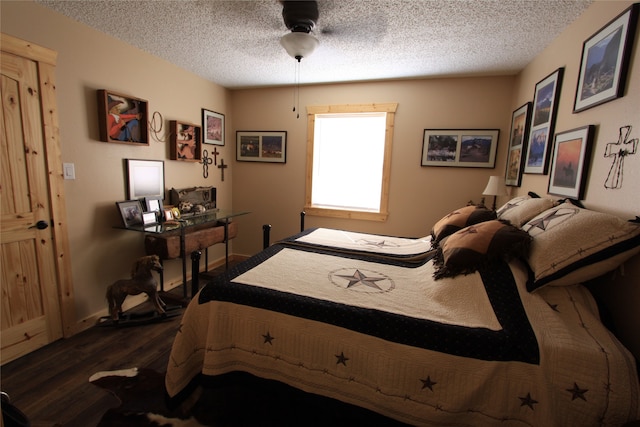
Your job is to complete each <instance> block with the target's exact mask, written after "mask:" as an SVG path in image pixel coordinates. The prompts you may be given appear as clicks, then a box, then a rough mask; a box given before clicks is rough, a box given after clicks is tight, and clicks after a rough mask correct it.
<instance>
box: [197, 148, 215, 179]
mask: <svg viewBox="0 0 640 427" xmlns="http://www.w3.org/2000/svg"><path fill="white" fill-rule="evenodd" d="M212 162H213V160H211V157H209V152H208V151H207V150H202V161H201V162H200V163H202V176H203V177H205V178H207V177H209V165H210V164H211V163H212Z"/></svg>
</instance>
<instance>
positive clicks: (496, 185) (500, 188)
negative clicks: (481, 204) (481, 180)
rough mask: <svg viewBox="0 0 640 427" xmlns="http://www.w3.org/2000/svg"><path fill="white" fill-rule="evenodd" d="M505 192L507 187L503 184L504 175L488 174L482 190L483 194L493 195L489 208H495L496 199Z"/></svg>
mask: <svg viewBox="0 0 640 427" xmlns="http://www.w3.org/2000/svg"><path fill="white" fill-rule="evenodd" d="M505 194H507V189H506V188H505V184H504V177H502V176H497V175H494V176H490V177H489V182H488V183H487V187H486V188H485V189H484V191H483V192H482V195H483V196H493V206H492V207H491V209H493V210H494V211H495V210H496V199H497V197H498V196H504V195H505Z"/></svg>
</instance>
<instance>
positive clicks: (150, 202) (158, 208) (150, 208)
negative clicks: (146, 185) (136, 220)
mask: <svg viewBox="0 0 640 427" xmlns="http://www.w3.org/2000/svg"><path fill="white" fill-rule="evenodd" d="M144 203H145V205H146V211H147V212H162V211H163V206H162V198H161V197H158V196H154V197H145V198H144Z"/></svg>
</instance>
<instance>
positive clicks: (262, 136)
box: [236, 131, 287, 163]
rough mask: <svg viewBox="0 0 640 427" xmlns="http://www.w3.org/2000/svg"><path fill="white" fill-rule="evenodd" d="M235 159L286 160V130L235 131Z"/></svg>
mask: <svg viewBox="0 0 640 427" xmlns="http://www.w3.org/2000/svg"><path fill="white" fill-rule="evenodd" d="M236 160H239V161H243V162H267V163H286V162H287V132H286V131H273V132H267V131H237V132H236Z"/></svg>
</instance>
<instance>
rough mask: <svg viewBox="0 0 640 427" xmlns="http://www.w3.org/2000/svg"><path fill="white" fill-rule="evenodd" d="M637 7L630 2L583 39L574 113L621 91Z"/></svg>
mask: <svg viewBox="0 0 640 427" xmlns="http://www.w3.org/2000/svg"><path fill="white" fill-rule="evenodd" d="M639 9H640V4H639V3H635V4H633V5H631V7H629V8H628V9H626V10H625V11H624V12H622V13H621V14H620V15H618V16H617V17H616V18H615V19H614V20H612V21H611V22H609V23H608V24H607V25H605V26H604V27H602V28H601V29H600V30H598V31H597V32H596V33H595V34H594V35H592V36H591V37H590V38H589V39H587V40H586V41H585V42H584V44H583V46H582V60H581V62H580V75H579V76H578V85H577V88H576V99H575V103H574V105H573V112H574V113H577V112H580V111H584V110H586V109H588V108H591V107H594V106H596V105H600V104H604V103H605V102H608V101H611V100H613V99H616V98H620V97H622V96H623V95H624V89H625V84H626V81H627V70H628V68H629V60H630V57H631V50H632V46H633V39H634V38H635V34H636V27H637V23H638V10H639Z"/></svg>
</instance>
